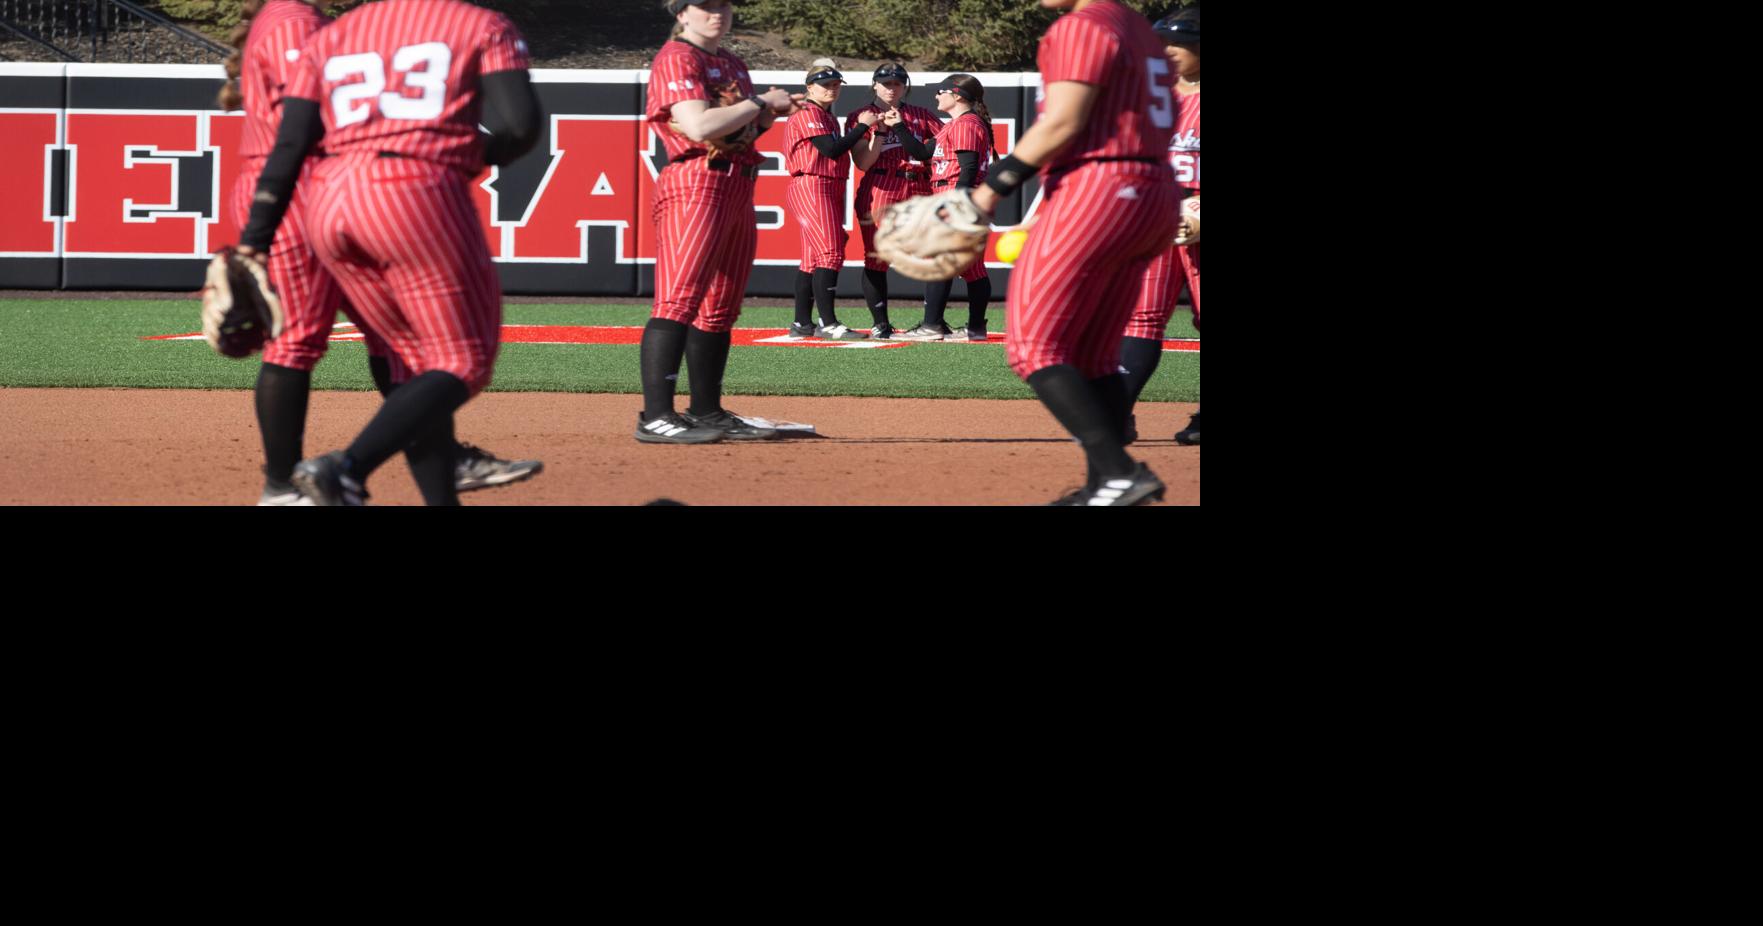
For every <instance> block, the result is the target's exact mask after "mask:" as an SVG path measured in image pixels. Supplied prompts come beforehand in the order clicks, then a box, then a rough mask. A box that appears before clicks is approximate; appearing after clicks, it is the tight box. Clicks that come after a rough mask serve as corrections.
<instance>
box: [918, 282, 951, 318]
mask: <svg viewBox="0 0 1763 926" xmlns="http://www.w3.org/2000/svg"><path fill="white" fill-rule="evenodd" d="M954 289H955V281H954V280H936V281H934V282H930V283H926V284H924V326H925V327H926V328H935V327H936V326H938V325H942V324H946V323H945V322H944V321H943V311H944V310H945V309H947V308H948V306H949V293H950V292H951V291H953V290H954Z"/></svg>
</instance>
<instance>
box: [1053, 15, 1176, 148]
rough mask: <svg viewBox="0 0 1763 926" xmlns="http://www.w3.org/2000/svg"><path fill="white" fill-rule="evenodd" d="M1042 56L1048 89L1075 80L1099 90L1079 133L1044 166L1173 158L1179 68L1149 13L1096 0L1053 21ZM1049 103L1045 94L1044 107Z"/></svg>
mask: <svg viewBox="0 0 1763 926" xmlns="http://www.w3.org/2000/svg"><path fill="white" fill-rule="evenodd" d="M1036 61H1037V62H1038V63H1039V65H1040V68H1041V84H1042V86H1043V87H1045V86H1047V85H1050V84H1055V83H1058V82H1060V81H1065V80H1070V81H1077V82H1079V83H1085V84H1090V85H1092V86H1094V87H1096V88H1097V91H1098V93H1097V97H1096V101H1095V105H1094V106H1093V107H1092V108H1091V110H1090V117H1089V121H1088V122H1087V123H1086V124H1085V125H1084V127H1083V129H1082V130H1080V131H1079V132H1078V135H1077V138H1076V139H1074V140H1073V141H1072V142H1071V144H1069V145H1067V146H1065V149H1064V150H1062V151H1061V152H1060V153H1059V155H1058V156H1057V157H1055V158H1054V159H1053V160H1052V161H1051V162H1050V163H1048V164H1046V165H1044V166H1046V167H1047V168H1049V169H1051V168H1055V167H1059V166H1063V165H1069V164H1071V163H1072V162H1074V161H1088V160H1096V159H1101V158H1145V159H1150V160H1156V159H1161V158H1164V157H1167V156H1168V153H1169V136H1170V133H1172V132H1174V131H1175V99H1174V97H1175V74H1174V70H1175V69H1174V68H1173V67H1171V66H1170V64H1169V59H1168V58H1166V57H1164V54H1163V41H1162V40H1161V39H1159V38H1158V37H1157V33H1155V32H1152V31H1151V24H1150V22H1148V21H1147V20H1146V19H1145V17H1143V16H1141V15H1139V14H1138V13H1136V12H1134V11H1133V10H1131V9H1129V8H1128V7H1126V6H1124V5H1122V4H1120V3H1118V2H1116V0H1095V2H1094V3H1091V4H1090V5H1089V6H1086V7H1084V8H1083V9H1081V10H1078V11H1077V12H1075V13H1067V14H1065V15H1064V16H1061V17H1059V20H1058V21H1057V22H1055V23H1053V28H1051V29H1048V30H1047V34H1046V35H1044V36H1042V37H1041V46H1040V50H1039V52H1037V54H1036ZM1045 103H1046V100H1045V96H1044V93H1043V94H1042V98H1041V99H1039V100H1037V112H1038V109H1039V107H1041V106H1044V105H1045Z"/></svg>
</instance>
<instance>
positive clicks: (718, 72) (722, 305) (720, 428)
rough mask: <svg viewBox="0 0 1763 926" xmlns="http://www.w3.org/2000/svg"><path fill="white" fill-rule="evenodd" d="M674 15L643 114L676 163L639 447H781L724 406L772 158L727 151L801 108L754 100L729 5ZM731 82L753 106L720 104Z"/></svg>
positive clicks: (661, 240)
mask: <svg viewBox="0 0 1763 926" xmlns="http://www.w3.org/2000/svg"><path fill="white" fill-rule="evenodd" d="M666 9H667V11H668V12H669V13H672V14H673V16H674V33H673V39H672V40H671V41H669V42H667V44H665V45H663V46H662V47H661V51H660V52H659V53H657V54H656V55H655V62H654V64H652V65H651V66H650V70H649V94H648V108H647V110H646V112H645V116H646V118H647V119H648V120H649V121H650V122H651V123H652V124H653V126H654V130H655V134H657V135H659V136H660V137H661V141H662V144H663V145H664V146H665V147H666V149H667V160H668V163H667V166H666V167H665V168H662V170H661V176H660V177H659V178H658V179H657V180H656V184H655V213H654V214H655V227H656V234H657V238H658V243H657V245H658V248H659V250H658V252H657V254H656V257H655V310H654V313H653V315H652V316H651V317H650V319H649V324H648V325H647V326H646V327H645V328H644V329H643V346H642V352H641V358H642V359H641V366H642V376H643V410H642V411H641V412H639V413H638V415H637V440H640V441H643V442H645V443H661V444H705V443H710V442H713V441H719V440H723V439H725V438H726V439H732V440H764V439H768V438H773V437H776V436H777V432H776V431H773V430H771V429H768V428H757V427H753V426H751V425H748V424H747V423H746V422H744V421H742V420H741V419H740V418H739V417H738V416H736V415H733V414H730V413H729V412H728V411H727V410H725V409H724V408H723V407H722V376H723V371H724V370H725V369H726V368H727V366H728V351H729V331H730V330H731V329H733V328H734V325H735V319H737V318H739V317H740V314H741V297H742V296H743V295H744V294H745V292H746V289H747V278H748V277H749V276H750V275H751V274H752V272H753V255H754V253H755V252H756V250H757V248H758V246H759V226H758V216H757V215H756V214H755V213H754V211H753V181H754V178H756V177H758V176H759V164H760V163H761V162H763V161H764V160H765V158H764V156H762V155H761V154H759V153H758V152H757V151H754V150H753V148H752V146H751V145H744V146H738V147H736V148H734V149H733V150H726V151H725V150H722V148H721V143H722V142H723V141H727V140H728V138H729V136H730V135H731V133H734V134H736V135H737V136H738V135H739V134H740V133H742V132H743V130H745V129H746V128H747V127H748V126H749V125H752V126H754V127H756V128H757V129H758V130H759V131H764V130H765V129H767V128H769V127H770V126H771V124H772V122H773V121H774V120H775V119H776V118H777V117H778V116H779V115H784V114H787V113H791V112H793V111H794V110H795V106H796V98H794V97H792V95H791V94H790V93H789V92H788V91H786V90H780V89H778V88H776V87H773V88H771V89H770V90H768V91H766V92H765V93H762V94H755V93H753V82H752V80H751V79H750V78H749V77H748V76H747V65H746V64H745V63H744V62H742V61H741V59H740V58H738V57H736V56H735V55H733V54H731V53H729V52H727V51H725V50H723V49H722V47H721V46H722V37H723V36H725V35H727V34H728V32H729V30H730V29H732V28H734V18H735V15H734V9H733V7H732V6H731V5H730V4H729V2H728V0H706V2H700V3H690V2H686V0H668V2H667V4H666ZM730 84H733V85H734V87H735V89H738V91H739V93H740V94H741V95H742V96H744V97H745V99H743V100H740V101H739V102H736V103H734V104H732V105H727V106H714V105H712V104H713V102H715V101H717V100H719V99H722V98H723V97H724V95H725V94H724V91H725V90H727V89H728V88H729V85H730ZM713 145H715V146H717V150H716V151H715V152H713V151H712V150H711V149H712V146H713ZM682 358H683V359H684V360H685V362H686V365H687V369H688V370H689V371H690V373H691V379H692V402H691V405H690V407H688V408H687V410H686V411H685V412H684V413H683V414H680V413H676V412H675V411H674V409H673V394H674V383H675V381H676V380H677V379H678V378H679V367H680V361H681V359H682Z"/></svg>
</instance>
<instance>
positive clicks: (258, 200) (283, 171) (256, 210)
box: [239, 97, 324, 251]
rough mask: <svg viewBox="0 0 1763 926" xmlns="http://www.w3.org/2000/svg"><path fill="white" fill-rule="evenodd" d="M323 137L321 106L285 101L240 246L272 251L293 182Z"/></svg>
mask: <svg viewBox="0 0 1763 926" xmlns="http://www.w3.org/2000/svg"><path fill="white" fill-rule="evenodd" d="M323 137H324V120H323V119H322V118H321V117H320V116H319V112H318V103H316V102H314V101H312V100H303V99H300V98H299V97H288V98H287V99H284V100H282V127H281V130H280V131H279V132H277V133H276V136H275V147H274V148H273V149H271V150H270V152H269V163H267V164H265V165H264V166H263V175H262V176H261V177H259V178H258V180H257V193H256V195H255V196H253V197H252V198H251V218H250V220H249V221H248V222H246V224H245V231H244V233H243V234H241V235H239V243H240V244H242V245H245V246H247V247H251V248H255V249H257V250H259V251H267V250H269V244H270V242H271V241H274V240H275V230H276V228H277V227H278V226H280V225H281V224H282V216H283V215H284V214H286V213H287V211H288V201H289V200H291V199H293V196H294V181H296V180H298V179H300V167H301V166H302V165H304V164H305V163H306V153H307V152H308V151H311V150H312V148H313V146H314V145H317V144H318V140H319V139H321V138H323Z"/></svg>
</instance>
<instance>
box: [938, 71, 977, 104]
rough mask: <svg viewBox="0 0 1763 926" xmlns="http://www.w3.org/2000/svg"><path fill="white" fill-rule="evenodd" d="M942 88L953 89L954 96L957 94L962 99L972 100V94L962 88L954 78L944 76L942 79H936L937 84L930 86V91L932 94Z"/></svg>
mask: <svg viewBox="0 0 1763 926" xmlns="http://www.w3.org/2000/svg"><path fill="white" fill-rule="evenodd" d="M944 90H953V91H955V95H956V96H958V97H960V98H962V99H964V100H967V101H968V102H970V103H971V102H973V95H972V94H970V93H968V92H967V90H966V89H964V88H963V87H962V86H961V85H960V84H957V83H955V81H954V80H952V79H950V78H948V77H945V78H943V79H942V80H939V81H937V85H936V86H935V87H932V88H931V93H933V94H936V93H941V92H943V91H944Z"/></svg>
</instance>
